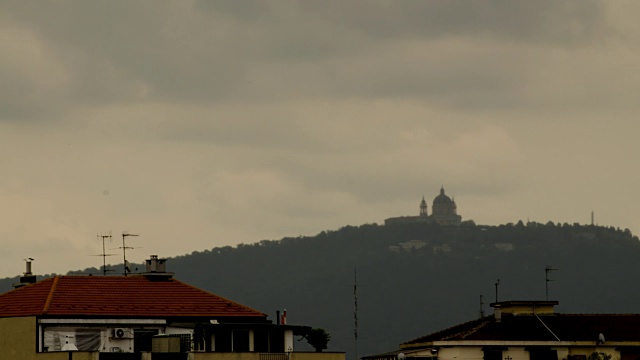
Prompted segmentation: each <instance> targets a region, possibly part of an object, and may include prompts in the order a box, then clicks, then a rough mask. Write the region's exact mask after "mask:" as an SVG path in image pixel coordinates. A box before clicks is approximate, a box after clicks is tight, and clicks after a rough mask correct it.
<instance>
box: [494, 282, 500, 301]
mask: <svg viewBox="0 0 640 360" xmlns="http://www.w3.org/2000/svg"><path fill="white" fill-rule="evenodd" d="M499 285H500V279H498V280H496V283H495V284H493V286H495V287H496V302H498V286H499Z"/></svg>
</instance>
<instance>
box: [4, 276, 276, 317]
mask: <svg viewBox="0 0 640 360" xmlns="http://www.w3.org/2000/svg"><path fill="white" fill-rule="evenodd" d="M37 315H50V316H101V317H129V318H131V317H163V318H165V317H238V316H240V317H244V316H249V317H266V315H265V314H263V313H261V312H259V311H256V310H254V309H251V308H249V307H247V306H244V305H240V304H238V303H235V302H233V301H230V300H227V299H225V298H222V297H220V296H217V295H214V294H212V293H209V292H206V291H204V290H201V289H198V288H196V287H193V286H191V285H188V284H185V283H183V282H181V281H178V280H175V279H165V280H161V281H159V280H151V279H148V278H147V277H145V276H140V275H136V276H126V277H125V276H56V277H53V278H49V279H45V280H42V281H40V282H37V283H35V284H31V285H27V286H25V287H22V288H19V289H15V290H12V291H9V292H7V293H4V294H1V295H0V317H16V316H37Z"/></svg>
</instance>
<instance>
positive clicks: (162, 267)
mask: <svg viewBox="0 0 640 360" xmlns="http://www.w3.org/2000/svg"><path fill="white" fill-rule="evenodd" d="M145 262H146V264H145V265H146V270H147V272H145V273H144V274H142V275H144V276H147V277H149V278H154V279H169V278H171V277H173V273H168V272H167V265H166V262H167V259H158V255H151V256H150V258H149V259H147V260H146V261H145Z"/></svg>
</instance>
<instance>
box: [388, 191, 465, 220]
mask: <svg viewBox="0 0 640 360" xmlns="http://www.w3.org/2000/svg"><path fill="white" fill-rule="evenodd" d="M431 209H432V213H431V215H429V212H428V211H427V202H426V201H425V200H424V196H423V197H422V201H421V202H420V214H419V215H418V216H400V217H392V218H388V219H386V220H385V221H384V224H385V225H390V224H407V223H416V222H425V223H438V224H440V225H460V223H461V222H462V216H460V215H458V213H457V211H458V209H457V207H456V202H455V201H454V200H453V199H452V198H450V197H448V196H447V195H446V194H445V193H444V187H441V188H440V194H439V195H438V196H436V197H435V198H434V199H433V205H432V207H431Z"/></svg>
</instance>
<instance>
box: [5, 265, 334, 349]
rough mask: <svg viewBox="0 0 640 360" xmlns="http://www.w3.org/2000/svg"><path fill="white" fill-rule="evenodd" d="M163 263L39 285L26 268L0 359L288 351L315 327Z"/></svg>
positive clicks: (9, 297)
mask: <svg viewBox="0 0 640 360" xmlns="http://www.w3.org/2000/svg"><path fill="white" fill-rule="evenodd" d="M164 261H165V260H164V259H158V258H157V256H152V257H151V259H150V260H147V272H146V273H144V274H140V275H129V276H54V277H51V278H47V279H44V280H42V281H39V282H35V276H30V275H31V274H30V271H29V268H28V270H27V271H28V272H29V274H26V275H29V276H25V277H23V278H22V279H21V281H22V283H19V284H16V285H14V286H16V289H14V290H12V291H9V292H7V293H4V294H0V359H5V358H8V357H5V356H4V355H6V354H12V356H13V357H12V358H13V359H39V357H38V356H39V355H38V354H44V353H51V352H64V351H80V352H87V353H89V354H90V353H98V354H104V355H100V356H101V357H100V358H109V359H112V358H114V357H113V355H107V353H109V354H112V353H127V354H129V355H127V356H129V357H126V359H140V358H141V354H142V353H149V352H152V351H155V352H156V353H160V352H161V353H167V352H175V353H176V355H177V353H180V354H181V355H179V356H182V355H184V356H186V354H187V353H188V352H191V351H199V352H203V353H207V352H208V353H212V352H247V353H252V352H259V353H283V354H284V353H286V352H292V351H293V350H294V349H293V345H294V341H293V337H294V336H295V335H300V336H305V335H306V333H307V332H308V331H309V330H310V327H307V326H294V325H287V324H285V323H280V321H278V322H277V323H276V324H274V323H273V322H272V321H270V320H268V319H267V315H266V314H264V313H262V312H260V311H257V310H254V309H252V308H250V307H248V306H245V305H242V304H239V303H236V302H234V301H231V300H228V299H225V298H223V297H221V296H218V295H215V294H212V293H210V292H207V291H204V290H201V289H198V288H196V287H193V286H191V285H188V284H186V283H184V282H181V281H179V280H176V279H174V278H173V276H172V275H173V274H171V273H167V272H166V271H165V268H164ZM196 331H197V334H195V332H196ZM18 354H19V355H18ZM77 354H80V353H77ZM136 354H137V355H136ZM327 355H329V354H327ZM333 355H334V356H333V357H331V358H327V359H325V360H344V353H338V354H337V357H336V353H334V354H333ZM123 356H124V355H123ZM130 356H134V357H130ZM149 356H151V355H149ZM177 356H178V355H177ZM198 356H203V355H202V354H200V355H198ZM94 358H95V359H97V357H94ZM146 358H148V359H152V358H150V357H146ZM181 358H182V357H176V359H181ZM192 358H193V356H192ZM123 359H124V358H123ZM184 359H186V357H184ZM238 360H242V359H241V358H238ZM302 360H304V359H302ZM318 360H321V359H318Z"/></svg>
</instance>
